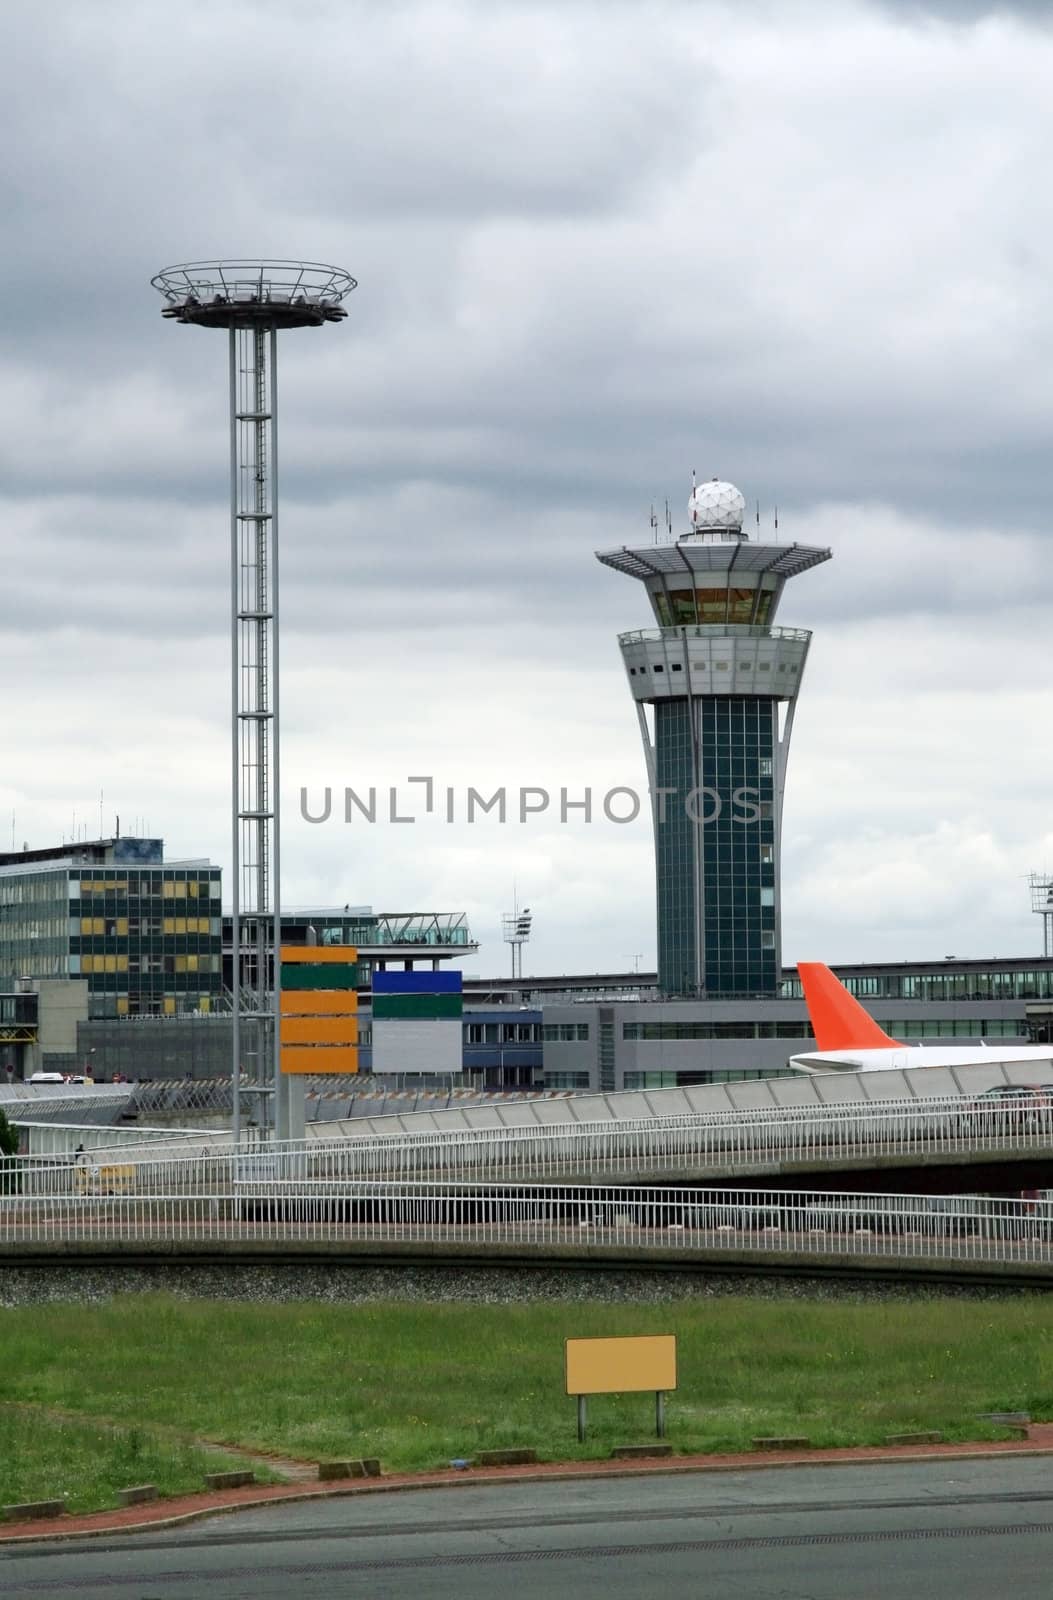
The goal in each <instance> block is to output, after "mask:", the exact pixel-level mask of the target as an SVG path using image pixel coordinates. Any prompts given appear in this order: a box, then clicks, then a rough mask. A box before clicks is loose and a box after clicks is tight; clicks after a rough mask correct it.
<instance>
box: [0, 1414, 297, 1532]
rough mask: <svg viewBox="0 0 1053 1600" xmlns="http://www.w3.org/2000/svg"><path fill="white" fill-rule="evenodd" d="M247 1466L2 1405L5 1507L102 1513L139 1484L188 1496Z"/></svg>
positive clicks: (173, 1442)
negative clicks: (217, 1475)
mask: <svg viewBox="0 0 1053 1600" xmlns="http://www.w3.org/2000/svg"><path fill="white" fill-rule="evenodd" d="M244 1465H245V1463H244V1461H241V1460H236V1459H235V1458H234V1457H232V1456H224V1455H220V1454H217V1453H215V1452H213V1451H207V1452H206V1451H204V1450H202V1449H201V1448H200V1447H199V1446H197V1445H194V1444H193V1443H190V1442H188V1441H184V1440H181V1439H171V1438H165V1437H158V1436H157V1435H155V1434H154V1433H152V1432H151V1430H149V1429H147V1428H140V1427H129V1428H111V1427H104V1426H102V1425H101V1424H99V1423H95V1422H81V1421H79V1420H73V1419H70V1418H61V1419H60V1418H56V1417H49V1416H47V1415H46V1414H44V1415H41V1414H36V1415H34V1414H33V1413H32V1412H26V1411H19V1410H16V1409H15V1408H14V1407H11V1406H6V1405H4V1404H3V1403H0V1505H12V1504H23V1503H24V1502H26V1501H27V1500H65V1502H66V1509H67V1510H68V1511H95V1510H97V1509H99V1507H102V1506H112V1505H115V1504H116V1495H117V1490H118V1489H128V1488H131V1487H132V1486H133V1485H134V1484H139V1483H152V1484H155V1485H156V1487H157V1489H158V1492H159V1493H160V1494H162V1495H175V1494H189V1493H193V1492H194V1491H195V1490H198V1489H200V1488H201V1487H202V1484H203V1479H204V1475H205V1473H206V1472H222V1471H224V1470H225V1469H227V1468H234V1467H243V1466H244ZM258 1475H259V1476H260V1477H262V1476H263V1475H264V1474H263V1471H262V1470H261V1471H260V1472H259V1474H258ZM270 1476H272V1477H275V1478H276V1477H277V1476H278V1475H277V1474H271V1475H270Z"/></svg>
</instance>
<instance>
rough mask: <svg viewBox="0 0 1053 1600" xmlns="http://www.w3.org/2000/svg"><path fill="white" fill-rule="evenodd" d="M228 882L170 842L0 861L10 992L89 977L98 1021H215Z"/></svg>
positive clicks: (4, 972) (101, 842) (0, 960)
mask: <svg viewBox="0 0 1053 1600" xmlns="http://www.w3.org/2000/svg"><path fill="white" fill-rule="evenodd" d="M220 896H221V874H220V869H219V868H218V867H214V866H212V865H211V863H210V862H208V861H179V862H166V861H165V859H164V843H163V841H162V840H161V839H141V838H120V837H116V838H113V839H97V840H91V841H83V842H78V843H77V844H65V845H58V846H53V847H50V848H47V849H43V850H23V851H19V852H12V853H6V854H3V855H0V989H5V990H6V989H11V990H14V989H16V988H17V987H18V981H19V980H21V979H25V978H30V979H63V978H65V979H84V980H85V981H86V983H87V992H88V1015H89V1017H98V1018H104V1017H124V1016H177V1015H179V1014H181V1013H187V1012H208V1011H210V1010H211V1009H213V1008H214V1007H215V1006H216V1005H217V1003H218V1001H219V999H220V996H221V993H222V984H223V975H222V913H221V905H220Z"/></svg>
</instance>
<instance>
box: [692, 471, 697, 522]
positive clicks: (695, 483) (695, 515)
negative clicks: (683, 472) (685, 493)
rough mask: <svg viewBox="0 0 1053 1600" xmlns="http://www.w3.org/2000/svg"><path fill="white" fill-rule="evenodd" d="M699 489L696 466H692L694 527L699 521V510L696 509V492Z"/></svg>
mask: <svg viewBox="0 0 1053 1600" xmlns="http://www.w3.org/2000/svg"><path fill="white" fill-rule="evenodd" d="M697 489H698V479H697V478H696V477H695V469H694V467H692V468H691V525H692V527H694V526H695V525H696V524H697V522H698V512H697V511H696V509H695V493H696V491H697Z"/></svg>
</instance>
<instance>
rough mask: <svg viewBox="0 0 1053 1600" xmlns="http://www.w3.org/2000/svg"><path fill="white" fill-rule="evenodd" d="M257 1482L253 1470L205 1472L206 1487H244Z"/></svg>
mask: <svg viewBox="0 0 1053 1600" xmlns="http://www.w3.org/2000/svg"><path fill="white" fill-rule="evenodd" d="M255 1482H256V1474H255V1473H254V1472H251V1471H239V1472H206V1473H205V1488H206V1489H242V1488H244V1486H245V1485H246V1484H247V1483H255Z"/></svg>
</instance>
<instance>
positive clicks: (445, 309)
mask: <svg viewBox="0 0 1053 1600" xmlns="http://www.w3.org/2000/svg"><path fill="white" fill-rule="evenodd" d="M1048 17H1049V8H1048V7H1046V6H1042V7H1038V6H1036V7H1028V6H1026V5H1023V4H1019V5H1015V6H1012V7H1003V6H997V5H992V6H983V5H979V4H977V5H975V6H969V5H966V4H961V5H951V4H946V5H936V4H933V5H929V6H923V5H917V6H911V5H906V4H904V5H892V4H886V5H880V6H879V5H877V4H864V3H858V4H857V3H838V4H830V3H829V0H795V3H794V4H792V5H782V4H780V5H768V6H757V7H740V6H731V5H720V4H706V3H704V4H700V5H695V4H691V5H688V4H677V3H673V0H670V3H667V4H662V5H656V6H653V7H647V8H642V7H638V6H636V5H632V4H624V5H619V4H614V5H609V4H608V5H602V6H598V5H586V4H566V5H559V6H556V5H552V4H545V3H538V4H533V5H518V4H516V5H506V6H501V7H496V8H495V7H487V6H482V5H475V4H462V5H454V4H450V5H439V6H432V5H415V4H410V3H406V4H398V5H394V6H390V7H383V8H380V7H375V6H369V5H364V4H362V5H351V6H349V5H345V4H340V5H337V4H335V3H333V4H308V5H304V6H298V7H297V8H296V9H295V13H293V12H291V11H290V10H289V8H287V7H286V6H283V5H278V4H263V5H260V4H256V5H254V6H252V7H251V8H250V7H249V6H248V5H247V4H245V3H241V0H229V3H222V4H218V5H209V6H206V5H204V4H203V3H197V0H190V3H189V4H188V5H186V6H184V8H183V10H182V11H181V13H180V17H179V22H178V25H176V26H174V25H173V18H172V14H171V12H170V10H168V9H167V8H162V7H160V6H159V5H152V4H151V5H142V6H137V7H134V8H131V7H128V6H126V5H123V4H118V3H117V0H113V3H104V4H100V5H97V6H94V7H91V8H87V9H85V8H84V7H77V6H74V5H73V4H67V3H65V0H53V3H52V4H49V6H47V7H46V8H44V7H37V8H35V9H33V8H30V7H28V6H27V7H20V8H15V11H14V13H13V16H12V19H11V21H10V23H9V28H8V34H9V39H8V48H7V50H6V51H5V59H4V62H3V63H2V64H0V105H2V106H3V112H2V116H3V123H4V137H5V143H6V146H7V148H9V149H11V150H17V152H18V160H17V161H16V162H11V163H9V164H8V172H7V176H6V179H5V185H6V187H5V190H4V196H3V198H4V204H5V216H6V219H7V221H8V229H9V237H10V239H11V240H12V245H11V247H10V248H9V251H8V255H7V259H6V263H5V265H6V282H5V304H6V306H7V310H8V314H7V316H6V318H5V320H4V322H3V324H2V325H0V530H2V533H0V538H2V540H3V556H4V570H5V606H4V610H3V616H2V618H0V647H2V649H3V651H4V659H5V664H6V665H7V666H8V672H9V676H10V679H11V681H12V682H13V683H14V684H15V685H16V686H22V688H23V692H21V693H16V694H15V696H14V697H13V698H10V697H9V698H10V709H9V714H8V721H9V725H10V735H9V742H10V745H11V748H12V749H14V750H16V751H18V752H19V757H18V759H17V760H16V761H14V762H13V763H12V764H11V766H10V768H9V770H8V772H7V773H6V775H5V776H4V778H3V779H2V780H0V816H2V815H3V809H4V808H6V809H7V810H8V811H11V810H14V811H15V813H16V817H17V818H18V819H22V820H19V821H18V822H17V829H18V831H19V833H22V832H23V831H25V832H28V833H30V834H31V835H32V837H33V839H34V840H35V841H39V840H43V839H45V838H48V837H50V835H51V834H52V833H53V832H55V831H58V830H60V829H61V828H62V827H63V826H65V825H66V824H67V822H68V819H69V817H70V814H71V811H72V809H73V808H74V807H77V808H78V810H79V813H80V814H82V815H88V814H89V813H90V810H91V808H92V806H93V804H94V802H93V800H92V796H93V795H94V796H95V797H96V799H97V793H98V790H99V788H100V787H102V788H105V790H106V793H107V796H108V797H109V796H110V795H111V794H112V795H113V797H114V800H115V801H116V802H118V803H119V809H120V810H121V811H122V815H127V816H131V815H133V814H136V813H138V814H143V813H148V814H149V815H150V817H151V821H152V823H153V825H154V826H155V827H158V828H163V830H164V831H165V832H166V833H167V834H168V835H169V836H170V839H171V842H172V847H173V849H174V850H177V851H178V852H180V853H192V852H198V851H202V850H209V851H211V852H212V853H213V854H214V855H215V856H217V858H222V856H223V854H224V851H225V848H226V832H227V829H226V820H225V785H226V745H225V741H226V732H225V714H226V712H225V694H226V665H225V648H226V642H225V635H226V626H227V591H226V584H227V573H226V559H227V548H226V501H225V497H226V433H225V427H226V422H225V405H226V395H225V351H224V348H223V340H222V339H221V338H220V337H219V336H218V335H209V334H206V333H202V332H200V331H199V330H195V329H186V328H181V327H174V326H172V325H170V324H167V323H165V322H163V321H162V319H161V317H160V301H159V300H158V298H157V297H156V295H155V294H154V293H153V291H152V290H151V289H150V288H149V277H150V275H151V273H152V272H154V271H156V270H157V269H158V268H159V267H161V266H163V265H166V264H168V263H169V262H171V261H177V260H181V259H187V258H192V257H195V256H198V255H207V254H208V253H209V252H212V251H215V252H217V253H220V254H228V253H233V252H238V251H248V252H251V251H261V252H270V253H273V254H277V255H288V254H291V253H293V252H295V251H303V253H304V254H305V255H307V256H312V257H316V258H321V259H328V260H335V261H337V262H339V263H341V264H344V265H346V266H347V267H348V268H349V269H350V270H351V271H352V272H354V273H355V275H356V276H357V277H358V278H359V279H360V288H359V289H358V290H357V291H356V293H355V294H354V295H353V296H352V297H351V299H350V301H349V317H348V320H347V322H346V323H344V324H343V325H341V326H340V327H339V328H332V329H326V330H324V331H323V332H322V333H320V334H315V333H310V332H305V333H303V334H301V335H294V336H289V337H288V338H287V339H286V340H284V342H283V349H282V395H283V440H282V444H283V462H282V470H283V493H284V499H283V596H284V604H285V616H286V622H287V629H288V631H287V635H286V641H285V650H284V655H283V661H284V669H285V674H286V676H285V679H284V683H283V704H284V707H285V719H286V720H285V739H286V746H285V760H284V770H285V772H286V775H287V777H289V778H290V782H292V783H294V784H295V783H296V782H297V781H298V780H300V779H301V778H302V781H305V782H306V781H311V782H325V781H333V782H340V781H342V778H343V775H344V773H347V772H351V773H354V774H356V775H360V774H364V775H365V777H366V778H369V776H370V774H375V776H376V781H378V782H379V781H381V780H382V779H383V780H384V781H387V780H388V779H391V781H394V780H395V779H397V778H398V777H399V775H400V774H401V773H405V772H409V771H414V770H419V768H420V763H421V761H424V760H426V761H428V762H434V763H435V765H436V767H441V768H442V770H443V772H444V773H445V774H446V775H447V777H448V780H449V781H451V782H459V783H463V782H467V781H473V780H474V774H475V773H476V771H477V770H478V769H479V768H480V766H481V768H482V776H483V777H484V778H486V779H488V780H493V781H504V780H507V781H508V782H519V781H524V782H528V781H534V778H535V776H536V779H537V781H546V782H547V781H551V782H552V783H554V784H556V785H557V786H558V785H559V784H560V783H561V782H567V783H568V784H570V785H574V786H577V787H578V788H579V789H580V788H581V787H582V786H583V785H584V784H586V783H592V784H593V785H594V786H599V785H602V784H609V783H615V782H637V781H641V782H642V759H641V756H640V752H639V748H638V742H637V734H636V727H635V719H634V717H633V714H632V708H631V704H630V701H629V697H628V694H627V692H626V690H625V686H624V682H623V680H622V674H621V668H620V662H619V659H618V654H617V647H616V642H615V634H616V633H617V631H618V630H619V629H628V628H632V627H634V626H641V625H646V623H647V621H648V615H647V609H646V604H645V601H644V597H643V594H642V592H641V591H640V590H639V589H638V587H637V586H635V585H633V584H630V583H629V582H627V581H626V580H624V579H619V578H618V577H617V576H616V575H614V574H611V573H609V572H607V571H605V570H601V569H600V568H599V567H598V566H597V565H596V563H595V561H594V559H593V554H592V552H593V551H594V550H595V549H596V548H604V547H609V546H611V545H618V544H622V543H630V544H632V543H646V542H647V540H648V538H649V528H648V511H649V506H650V504H651V502H652V501H654V502H655V503H656V504H657V506H658V508H659V512H660V514H661V511H662V508H663V503H664V500H665V497H666V495H668V496H669V499H670V502H671V505H672V511H673V515H674V518H675V519H676V521H677V523H678V525H679V524H681V523H682V519H683V517H684V502H685V501H686V498H687V493H688V489H689V482H690V474H691V470H692V468H696V469H697V470H698V471H699V472H700V473H702V474H703V475H708V474H709V473H711V472H717V473H720V474H721V475H724V476H727V477H730V478H732V479H733V480H734V481H736V482H738V483H739V484H740V485H741V487H742V489H743V491H744V492H745V493H746V495H747V496H748V498H749V500H750V502H751V504H752V502H753V500H754V499H759V500H760V501H761V503H762V506H763V508H764V513H765V517H766V518H767V519H770V516H771V511H772V508H773V506H774V505H775V504H776V503H778V505H779V508H780V534H781V536H783V537H785V538H787V539H799V540H801V541H803V542H815V543H820V544H824V545H825V544H830V545H831V546H833V548H834V550H835V560H834V561H833V562H831V563H829V564H828V565H827V566H826V567H823V568H821V569H819V570H818V571H816V572H813V573H810V574H808V575H807V576H806V577H804V578H801V579H800V580H797V581H796V582H795V583H794V584H793V585H792V586H791V587H790V589H789V590H788V592H787V595H786V599H785V602H784V606H783V617H784V619H785V620H786V621H787V622H791V623H799V624H802V625H808V626H814V628H815V641H814V645H813V652H812V658H811V661H810V663H809V668H808V676H807V679H806V685H805V692H804V695H803V697H802V704H801V709H800V712H799V718H798V724H797V731H796V733H795V748H794V754H793V758H792V763H791V780H790V792H789V800H788V807H789V809H788V814H787V884H786V890H787V892H786V918H787V941H788V947H789V949H790V951H791V953H793V952H794V951H795V950H797V949H799V950H800V951H801V953H808V952H809V951H810V952H811V953H826V954H829V955H832V956H835V957H836V956H841V955H862V954H866V953H868V951H870V952H872V953H903V954H906V953H908V951H907V948H906V946H908V945H909V946H910V947H911V948H910V953H917V954H932V953H933V952H934V951H935V950H937V949H939V952H940V953H941V954H942V953H944V952H943V950H942V946H943V944H944V943H946V942H947V937H948V935H947V930H948V929H958V928H959V927H960V926H962V923H963V919H964V918H966V916H967V912H968V907H969V905H970V904H971V905H972V906H973V907H974V909H975V907H977V906H979V905H983V907H984V908H985V913H984V918H983V919H982V922H979V919H978V924H979V926H980V927H982V929H983V932H982V935H981V933H980V932H979V931H978V932H977V933H976V935H975V937H976V938H977V939H979V938H981V937H983V938H984V939H991V940H994V941H995V942H996V943H1001V944H1003V945H1016V946H1017V947H1023V946H1024V945H1025V944H1026V941H1027V938H1028V937H1029V936H1030V929H1029V926H1028V919H1027V912H1026V904H1025V901H1024V897H1023V895H1022V892H1020V891H1019V879H1018V877H1017V876H1016V874H1018V873H1020V872H1023V871H1026V870H1027V868H1028V866H1029V865H1033V864H1034V865H1038V864H1041V859H1040V858H1041V855H1042V852H1043V851H1049V852H1050V859H1053V836H1051V835H1050V832H1049V828H1048V825H1047V823H1046V821H1045V806H1044V797H1045V795H1046V794H1047V793H1048V790H1049V780H1050V778H1051V777H1053V771H1051V770H1050V763H1049V758H1048V757H1047V756H1046V753H1045V748H1044V745H1043V743H1042V741H1041V740H1039V739H1037V738H1036V736H1035V729H1036V727H1038V726H1041V725H1042V723H1043V719H1045V720H1048V707H1046V706H1045V705H1044V703H1043V702H1042V699H1041V694H1042V690H1043V686H1044V684H1045V682H1046V681H1047V680H1048V666H1047V662H1046V655H1045V643H1044V641H1045V637H1046V632H1047V630H1046V627H1045V621H1044V619H1045V616H1046V615H1047V614H1048V607H1049V605H1050V603H1051V601H1053V594H1051V585H1053V580H1051V578H1050V571H1051V568H1050V563H1049V561H1048V550H1049V543H1048V541H1049V532H1048V489H1047V479H1048V467H1047V455H1048V446H1047V440H1046V433H1047V431H1048V429H1047V424H1046V420H1045V419H1046V417H1047V416H1048V414H1049V411H1050V406H1051V402H1053V380H1051V378H1050V373H1051V372H1053V361H1051V360H1050V355H1051V347H1053V313H1051V311H1050V308H1049V303H1048V295H1047V293H1046V285H1047V283H1048V281H1049V276H1050V270H1051V267H1053V227H1051V225H1050V216H1049V208H1048V205H1047V203H1046V199H1045V194H1046V188H1047V183H1046V168H1047V152H1048V148H1049V145H1050V142H1051V139H1053V112H1051V110H1050V108H1049V105H1048V100H1049V95H1048V83H1049V79H1050V72H1051V68H1053V40H1051V38H1050V35H1049V31H1048V28H1047V27H1046V23H1047V22H1048ZM41 108H47V114H46V115H45V114H42V110H41ZM118 791H120V794H119V793H118ZM288 803H289V802H288V799H287V804H288ZM108 804H109V801H108ZM285 861H286V867H287V871H288V874H289V879H288V884H287V892H288V894H289V897H290V898H291V899H293V900H296V901H303V900H306V899H310V898H316V897H321V898H324V899H325V900H334V901H338V902H339V903H341V904H342V903H343V902H344V901H345V900H352V901H361V900H367V899H373V900H374V901H376V902H377V903H380V902H386V903H387V904H388V905H389V906H391V905H394V904H396V902H397V901H399V900H404V901H405V902H406V903H410V902H413V901H417V902H421V901H423V900H425V899H431V898H433V897H439V898H441V899H443V900H444V901H446V902H447V903H450V904H452V903H454V902H456V903H457V904H458V905H460V904H464V905H466V906H467V907H468V908H469V909H470V910H471V911H472V914H473V916H475V915H477V914H478V917H479V918H480V919H482V920H483V921H484V922H485V921H486V919H487V918H488V917H489V918H490V921H489V923H488V924H487V925H488V926H490V927H491V928H492V927H493V926H494V923H493V913H494V911H495V908H499V905H500V902H501V901H502V900H503V899H504V898H506V897H507V893H508V892H510V882H511V879H512V877H513V876H517V877H518V878H519V880H520V882H521V883H523V884H528V883H529V884H533V885H536V886H537V890H538V891H540V892H535V889H534V888H531V895H532V897H533V899H534V901H535V903H537V904H544V903H547V908H548V909H547V911H546V912H545V913H544V914H543V915H541V916H540V918H539V924H538V927H539V933H538V941H537V944H536V946H535V949H534V955H533V959H534V961H535V963H536V965H537V966H538V967H541V966H544V965H546V964H547V965H552V966H555V967H557V968H558V969H564V968H571V967H573V966H575V965H579V964H581V965H586V966H602V965H605V964H612V965H613V964H619V965H624V964H626V963H627V961H628V958H629V957H630V956H631V955H633V954H635V953H636V952H637V951H639V950H640V949H641V947H642V946H644V945H646V946H647V947H648V951H647V953H648V959H651V958H652V957H653V944H652V936H651V932H650V929H651V925H652V910H651V872H652V866H651V854H650V841H649V833H648V828H647V825H646V821H641V823H640V824H639V825H638V826H636V827H634V828H633V829H631V830H625V831H624V832H616V833H611V831H610V830H609V829H608V830H607V832H606V833H605V832H604V831H603V830H601V829H596V828H593V829H591V830H588V831H584V832H582V831H579V832H577V833H571V834H567V833H565V832H561V831H560V830H559V829H558V828H556V829H554V830H553V829H551V828H547V829H546V828H540V829H538V830H536V831H535V832H534V833H517V834H515V835H514V836H513V835H512V834H511V833H510V832H509V833H506V834H502V833H500V832H487V833H484V834H482V835H480V834H479V833H478V832H475V833H472V834H471V836H467V835H465V836H460V835H457V836H456V837H454V836H453V835H450V836H447V835H445V834H443V833H442V832H441V831H435V830H433V831H432V832H430V833H429V832H426V831H425V832H421V833H420V834H417V835H415V836H414V840H413V846H412V848H408V847H407V845H406V843H405V839H404V836H403V835H402V834H401V833H400V832H399V830H397V829H394V830H391V829H389V830H387V831H386V832H385V831H384V830H376V831H375V833H374V834H373V836H371V837H370V838H369V839H368V840H364V839H362V838H361V837H359V836H358V835H346V834H344V833H340V832H336V833H333V832H332V831H330V832H327V831H326V830H322V829H318V830H312V829H310V828H308V827H306V826H299V827H297V826H296V825H295V823H290V826H289V841H288V843H287V848H286V851H285ZM883 862H886V863H889V864H890V865H889V867H888V871H887V872H885V873H884V875H883V874H882V863H883ZM336 884H339V888H338V889H335V890H334V888H333V886H334V885H336ZM966 885H967V886H968V888H966V887H963V886H966ZM952 886H953V892H952ZM488 908H489V909H488ZM948 948H950V946H948ZM958 953H959V954H964V953H966V952H965V951H964V950H959V951H958ZM501 956H502V952H500V951H497V950H496V949H490V950H489V951H488V952H486V953H485V955H484V956H483V957H482V958H481V960H480V966H482V967H484V968H485V967H489V968H495V967H499V966H500V964H501Z"/></svg>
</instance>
